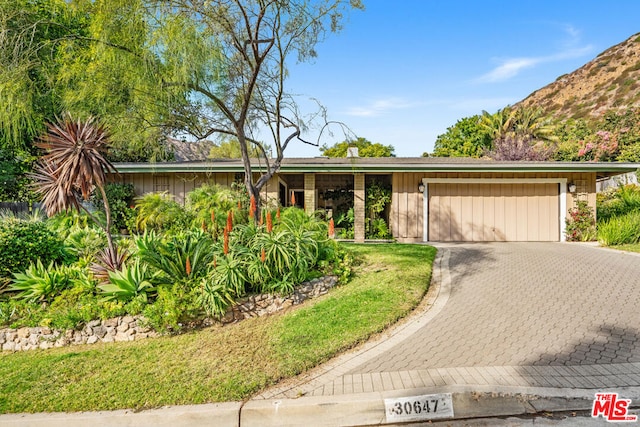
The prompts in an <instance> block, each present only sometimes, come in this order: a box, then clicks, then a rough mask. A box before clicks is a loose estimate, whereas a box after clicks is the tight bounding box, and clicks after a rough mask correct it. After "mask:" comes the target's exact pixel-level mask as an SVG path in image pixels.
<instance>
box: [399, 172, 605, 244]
mask: <svg viewBox="0 0 640 427" xmlns="http://www.w3.org/2000/svg"><path fill="white" fill-rule="evenodd" d="M423 178H453V179H460V178H467V179H487V180H488V181H490V180H491V179H492V178H493V179H556V178H558V179H562V178H564V179H566V180H567V182H568V183H571V182H573V183H576V184H577V187H578V188H577V191H576V193H575V194H570V193H569V192H567V194H566V210H567V214H568V212H569V210H570V209H571V208H573V207H574V206H575V202H576V201H577V200H579V199H584V200H587V202H588V203H589V206H591V208H592V209H593V211H594V212H595V206H596V175H595V173H592V172H584V173H480V172H474V173H463V172H460V173H456V172H449V173H439V172H430V173H421V172H397V173H394V174H393V177H392V196H391V213H390V217H389V223H390V227H391V232H392V233H393V237H394V238H396V239H398V240H399V241H401V242H412V241H417V242H421V241H423V240H424V230H423V224H424V198H423V194H422V193H420V191H419V189H418V185H419V184H420V183H421V181H422V179H423ZM449 185H453V184H449ZM485 185H499V184H492V183H490V182H487V184H485ZM445 189H446V187H440V188H438V189H437V190H436V191H445ZM512 190H513V191H514V192H522V193H515V194H516V195H518V196H521V197H517V199H518V203H520V210H521V211H525V210H527V211H528V209H529V203H531V205H532V206H531V209H533V207H534V205H535V206H537V209H543V211H544V210H545V209H554V206H553V205H548V204H547V203H546V202H545V203H543V204H542V205H543V206H540V201H539V200H538V199H537V198H538V197H549V196H546V195H545V196H537V195H534V196H533V199H532V200H531V201H529V200H528V199H527V197H524V195H525V194H527V192H529V191H534V192H535V191H537V190H532V189H531V188H529V189H525V188H524V187H521V188H519V189H518V188H513V189H512ZM473 191H481V189H480V188H478V189H476V190H473ZM491 191H498V187H495V188H494V189H493V190H491ZM501 191H502V190H501ZM505 191H509V190H508V189H507V190H505ZM549 191H550V190H549ZM556 194H557V193H556ZM456 197H458V196H456ZM556 199H558V197H557V196H556ZM454 203H459V204H461V206H460V209H461V210H465V211H469V210H473V208H474V206H473V204H475V210H476V212H479V211H481V210H482V212H483V215H484V209H485V206H484V205H485V203H486V204H487V206H486V209H487V212H488V213H490V212H491V211H492V210H493V215H494V216H495V205H494V207H491V204H492V203H495V201H491V200H490V199H489V200H484V199H483V198H481V197H472V198H469V197H465V198H461V199H460V200H459V201H458V200H457V199H454ZM462 203H464V206H462ZM497 203H500V201H498V202H497ZM480 204H482V208H481V206H480ZM499 206H500V205H498V207H499ZM517 208H518V207H517V206H516V209H517ZM556 209H557V208H556ZM497 215H498V216H497V219H496V221H498V223H499V224H500V223H501V221H502V218H501V216H500V215H501V214H500V213H498V214H497ZM594 215H595V214H594ZM545 221H546V219H545V220H541V222H540V226H544V225H546V222H545ZM550 221H551V219H550ZM525 224H527V225H526V226H527V230H526V234H527V235H529V234H531V236H532V238H533V236H534V235H535V233H536V232H537V231H533V230H532V231H531V233H529V227H532V225H531V224H530V223H529V222H525ZM516 226H519V227H521V229H520V234H521V235H524V234H525V231H524V229H523V227H525V225H520V224H518V225H516V224H512V223H509V224H506V223H505V229H504V230H505V234H508V235H509V236H511V235H513V233H516V235H517V233H518V230H517V229H513V228H514V227H516ZM549 226H550V227H556V224H555V223H549ZM558 229H559V225H558ZM475 233H476V236H475V238H476V239H477V240H480V236H479V233H480V231H479V230H476V231H475ZM429 234H430V233H429ZM542 237H544V233H543V235H542ZM558 237H559V236H558ZM483 238H484V232H483ZM537 238H538V239H540V238H541V236H540V235H538V237H537ZM429 240H433V241H435V240H436V239H434V238H431V237H430V238H429ZM556 240H558V239H556Z"/></svg>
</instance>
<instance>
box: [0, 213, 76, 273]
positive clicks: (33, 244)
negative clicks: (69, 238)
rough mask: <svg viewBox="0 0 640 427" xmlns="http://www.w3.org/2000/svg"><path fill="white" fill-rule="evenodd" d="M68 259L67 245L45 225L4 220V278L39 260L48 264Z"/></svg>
mask: <svg viewBox="0 0 640 427" xmlns="http://www.w3.org/2000/svg"><path fill="white" fill-rule="evenodd" d="M66 257H67V253H66V251H65V249H64V243H63V241H62V239H61V238H59V237H58V236H57V235H56V234H55V233H53V232H52V231H50V230H49V229H48V228H47V226H46V224H45V223H43V222H31V221H25V220H21V219H17V218H8V219H4V220H2V221H0V260H2V262H1V263H0V277H4V278H11V274H12V273H16V272H22V271H24V270H25V269H26V268H27V267H29V265H30V264H31V263H35V261H36V260H38V259H39V260H40V261H42V263H43V264H44V265H48V264H49V263H50V262H51V261H54V262H61V261H63V260H64V259H65V258H66Z"/></svg>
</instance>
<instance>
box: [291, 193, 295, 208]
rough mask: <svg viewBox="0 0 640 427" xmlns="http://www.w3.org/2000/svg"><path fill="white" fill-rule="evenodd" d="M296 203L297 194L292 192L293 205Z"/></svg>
mask: <svg viewBox="0 0 640 427" xmlns="http://www.w3.org/2000/svg"><path fill="white" fill-rule="evenodd" d="M295 205H296V194H295V193H293V192H292V193H291V206H295Z"/></svg>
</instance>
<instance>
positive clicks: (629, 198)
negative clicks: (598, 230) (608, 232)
mask: <svg viewBox="0 0 640 427" xmlns="http://www.w3.org/2000/svg"><path fill="white" fill-rule="evenodd" d="M596 197H597V199H596V206H597V211H596V212H597V217H598V222H601V221H602V222H604V221H608V220H609V219H611V218H613V217H617V216H622V215H625V214H627V213H629V212H632V211H635V210H639V209H640V187H639V186H637V185H633V184H631V185H624V186H620V187H619V188H616V189H611V190H607V191H604V192H602V193H598V194H597V196H596Z"/></svg>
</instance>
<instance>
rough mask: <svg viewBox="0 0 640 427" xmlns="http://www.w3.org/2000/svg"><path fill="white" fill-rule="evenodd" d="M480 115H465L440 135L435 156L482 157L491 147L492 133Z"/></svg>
mask: <svg viewBox="0 0 640 427" xmlns="http://www.w3.org/2000/svg"><path fill="white" fill-rule="evenodd" d="M481 119H482V118H481V117H480V116H477V115H476V116H472V117H465V118H463V119H460V120H458V121H457V122H456V124H455V125H453V126H451V127H449V128H447V131H446V132H445V133H443V134H441V135H438V138H437V139H436V143H435V147H434V152H433V156H435V157H481V156H482V155H483V153H484V152H485V151H487V150H489V149H490V148H491V141H492V139H491V135H490V133H489V131H488V130H487V129H486V128H485V127H483V126H482V125H481Z"/></svg>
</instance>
